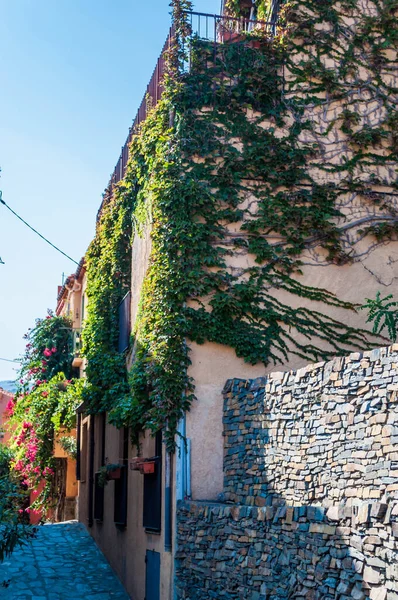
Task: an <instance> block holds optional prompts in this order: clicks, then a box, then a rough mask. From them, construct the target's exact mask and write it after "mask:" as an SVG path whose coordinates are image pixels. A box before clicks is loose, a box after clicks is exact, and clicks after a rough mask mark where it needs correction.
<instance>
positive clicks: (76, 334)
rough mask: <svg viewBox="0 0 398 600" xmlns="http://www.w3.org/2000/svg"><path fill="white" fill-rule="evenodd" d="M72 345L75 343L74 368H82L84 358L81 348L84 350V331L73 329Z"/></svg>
mask: <svg viewBox="0 0 398 600" xmlns="http://www.w3.org/2000/svg"><path fill="white" fill-rule="evenodd" d="M72 343H73V346H72V347H73V360H72V367H75V368H80V367H81V366H82V364H83V358H82V357H81V348H82V330H81V329H72Z"/></svg>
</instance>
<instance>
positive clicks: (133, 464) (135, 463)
mask: <svg viewBox="0 0 398 600" xmlns="http://www.w3.org/2000/svg"><path fill="white" fill-rule="evenodd" d="M144 460H145V458H142V456H136V457H135V458H132V459H131V460H130V470H131V471H141V465H142V463H143V462H144Z"/></svg>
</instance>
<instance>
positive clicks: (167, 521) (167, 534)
mask: <svg viewBox="0 0 398 600" xmlns="http://www.w3.org/2000/svg"><path fill="white" fill-rule="evenodd" d="M165 463H166V464H165V495H164V504H165V506H164V549H165V552H171V546H172V543H171V536H172V527H171V520H172V515H173V511H172V503H171V454H170V452H168V451H167V450H166V460H165Z"/></svg>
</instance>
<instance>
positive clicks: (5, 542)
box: [0, 444, 35, 563]
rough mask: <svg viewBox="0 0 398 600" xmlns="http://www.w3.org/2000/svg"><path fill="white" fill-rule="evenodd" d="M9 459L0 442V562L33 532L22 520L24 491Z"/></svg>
mask: <svg viewBox="0 0 398 600" xmlns="http://www.w3.org/2000/svg"><path fill="white" fill-rule="evenodd" d="M11 461H12V454H11V451H10V450H9V449H8V448H6V447H5V446H2V445H1V444H0V524H1V525H0V563H1V562H2V561H3V560H4V558H6V557H7V556H9V555H10V554H11V553H12V551H13V550H14V548H15V547H16V546H18V545H19V546H22V545H23V544H25V543H26V542H27V540H29V539H30V538H31V537H32V536H33V535H34V534H35V529H34V528H33V527H31V526H30V525H28V524H27V523H25V522H24V514H25V512H26V511H25V510H24V508H23V507H24V504H25V503H26V492H24V490H23V487H21V485H20V482H19V481H18V479H17V478H15V477H14V476H13V474H12V472H11ZM26 510H29V509H26Z"/></svg>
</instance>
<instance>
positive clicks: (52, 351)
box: [51, 346, 57, 354]
mask: <svg viewBox="0 0 398 600" xmlns="http://www.w3.org/2000/svg"><path fill="white" fill-rule="evenodd" d="M56 351H57V349H56V347H55V346H53V347H52V348H51V353H52V354H55V353H56Z"/></svg>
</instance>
